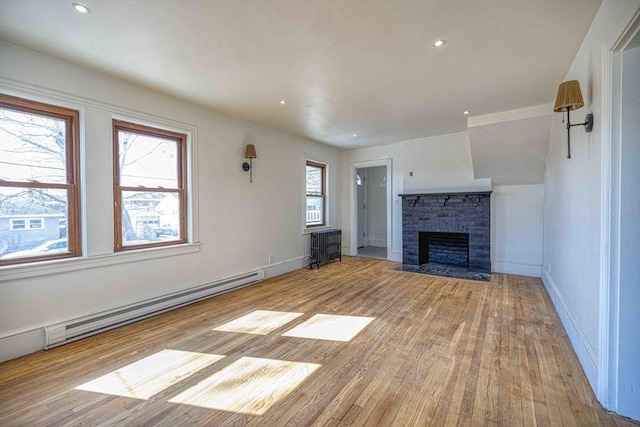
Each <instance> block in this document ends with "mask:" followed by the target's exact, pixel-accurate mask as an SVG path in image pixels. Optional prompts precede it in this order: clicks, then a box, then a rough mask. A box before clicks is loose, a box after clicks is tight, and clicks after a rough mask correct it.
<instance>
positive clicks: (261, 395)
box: [0, 257, 638, 427]
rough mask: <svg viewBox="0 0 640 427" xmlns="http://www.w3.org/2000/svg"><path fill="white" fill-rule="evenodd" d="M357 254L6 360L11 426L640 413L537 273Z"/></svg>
mask: <svg viewBox="0 0 640 427" xmlns="http://www.w3.org/2000/svg"><path fill="white" fill-rule="evenodd" d="M397 266H398V264H396V263H392V262H388V261H381V260H374V259H366V258H351V257H345V258H343V261H342V262H336V263H332V264H329V265H325V266H322V267H321V268H320V269H319V270H307V269H305V270H298V271H294V272H292V273H289V274H286V275H283V276H280V277H277V278H273V279H269V280H266V281H265V282H263V283H261V284H259V285H256V286H252V287H249V288H245V289H242V290H238V291H234V292H231V293H228V294H224V295H221V296H218V297H215V298H212V299H209V300H207V301H203V302H200V303H197V304H193V305H190V306H188V307H185V308H182V309H179V310H175V311H173V312H170V313H166V314H164V315H161V316H158V317H155V318H152V319H147V320H145V321H141V322H138V323H136V324H132V325H128V326H125V327H122V328H119V329H117V330H113V331H109V332H105V333H103V334H100V335H98V336H94V337H91V338H87V339H84V340H81V341H78V342H75V343H71V344H68V345H65V346H62V347H59V348H56V349H53V350H49V351H41V352H38V353H35V354H32V355H29V356H25V357H22V358H19V359H15V360H11V361H8V362H5V363H3V364H0V425H1V426H62V425H86V426H111V425H122V426H147V425H149V426H150V425H153V426H156V425H157V426H172V427H173V426H181V425H212V426H222V425H238V426H239V425H247V426H338V425H354V426H360V425H369V426H391V425H396V426H485V425H486V426H534V425H538V426H580V427H583V426H634V425H635V426H637V425H638V424H634V423H632V422H631V421H629V420H626V419H623V418H621V417H617V416H615V415H612V414H610V413H608V412H606V411H605V410H603V409H602V407H601V406H600V405H599V403H598V402H597V401H596V400H595V397H594V395H593V392H592V391H591V389H590V388H589V386H588V384H587V380H586V378H585V376H584V373H583V372H582V370H581V367H580V365H579V363H578V361H577V359H576V356H575V354H574V353H573V350H572V348H571V346H570V344H569V341H568V339H567V337H566V334H565V331H564V329H563V328H562V325H561V323H560V321H559V319H558V316H557V314H556V313H555V311H554V309H553V306H552V304H551V302H550V300H549V298H548V296H547V294H546V292H545V290H544V287H543V286H542V283H541V282H540V280H538V279H532V278H526V277H519V276H511V275H504V274H494V275H493V276H492V280H491V282H489V283H485V282H475V281H466V280H458V279H449V278H442V277H435V276H428V275H422V274H416V273H410V272H403V271H397V270H395V268H396V267H397Z"/></svg>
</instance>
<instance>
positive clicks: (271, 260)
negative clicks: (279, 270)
mask: <svg viewBox="0 0 640 427" xmlns="http://www.w3.org/2000/svg"><path fill="white" fill-rule="evenodd" d="M272 262H273V254H269V264H271V263H272Z"/></svg>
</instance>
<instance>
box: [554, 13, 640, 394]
mask: <svg viewBox="0 0 640 427" xmlns="http://www.w3.org/2000/svg"><path fill="white" fill-rule="evenodd" d="M639 9H640V2H637V1H634V0H624V1H623V0H615V1H614V0H605V1H604V2H603V3H602V6H601V7H600V10H599V11H598V14H597V15H596V17H595V19H594V21H593V23H592V25H591V28H590V29H589V32H588V33H587V35H586V37H585V39H584V41H583V43H582V46H581V47H580V49H579V51H578V53H577V55H576V57H575V59H574V61H573V64H572V65H571V67H570V69H569V71H568V73H567V75H566V77H565V80H572V79H577V80H579V81H580V85H581V87H582V92H583V97H584V99H585V108H583V109H580V110H578V111H576V112H574V113H573V114H572V118H573V120H575V121H582V119H583V118H584V115H585V114H586V113H588V112H593V114H594V119H595V123H594V128H593V132H592V133H585V132H584V129H583V128H582V127H575V128H573V129H572V130H571V159H567V158H566V157H567V155H566V150H567V131H566V128H565V124H563V123H562V115H561V114H555V115H554V117H553V120H552V128H551V139H550V146H549V152H548V154H547V169H546V174H545V184H544V185H545V204H544V246H543V281H544V283H545V285H546V287H547V290H548V291H549V294H550V296H551V298H552V300H553V302H554V305H555V307H556V309H557V311H558V314H559V315H560V318H561V319H562V322H563V324H564V327H565V329H566V330H567V333H568V335H569V338H570V340H571V342H572V344H573V346H574V348H575V350H576V353H577V355H578V358H579V359H580V362H581V364H582V366H583V368H584V371H585V373H586V374H587V378H588V379H589V381H590V383H591V384H592V386H593V387H594V389H595V390H596V391H597V392H598V390H600V391H602V390H603V388H601V387H598V375H599V373H600V374H601V375H602V371H603V370H606V369H608V368H607V366H605V365H606V363H605V365H603V364H600V363H599V360H601V359H603V358H606V356H607V355H606V354H605V355H600V354H599V351H600V350H599V348H600V344H601V343H600V341H599V340H600V337H603V336H605V335H606V333H605V331H603V330H601V328H603V327H604V326H603V323H602V322H601V321H602V319H601V314H602V313H601V307H602V306H601V302H602V301H603V295H604V294H603V292H602V289H601V273H602V271H601V257H602V256H603V254H602V253H601V239H603V236H602V235H601V231H600V230H601V221H602V210H601V206H605V204H606V202H607V201H606V199H604V198H603V197H606V196H605V195H606V192H603V167H604V165H603V143H604V141H606V140H607V139H606V135H605V132H606V131H607V129H608V126H609V125H610V122H609V119H608V118H607V117H606V116H605V114H604V111H603V106H604V105H605V102H606V99H605V98H604V97H603V86H604V85H605V84H607V83H606V82H607V79H606V76H603V70H605V71H606V69H607V65H606V64H604V63H603V54H606V52H607V51H606V49H608V48H611V47H613V44H614V43H615V41H616V39H617V38H618V37H619V36H620V35H621V33H622V31H623V30H624V29H625V27H626V26H627V25H628V23H629V22H630V20H631V19H632V17H633V16H634V15H636V14H637V12H638V10H639ZM558 83H560V82H558ZM605 89H606V88H605ZM635 328H636V329H637V325H636V326H635ZM636 337H637V335H636ZM601 356H602V357H601ZM636 369H637V365H636ZM599 371H600V372H599ZM601 378H603V377H602V376H601ZM599 397H600V398H602V397H603V396H602V395H600V396H599ZM603 403H605V406H606V405H607V402H603Z"/></svg>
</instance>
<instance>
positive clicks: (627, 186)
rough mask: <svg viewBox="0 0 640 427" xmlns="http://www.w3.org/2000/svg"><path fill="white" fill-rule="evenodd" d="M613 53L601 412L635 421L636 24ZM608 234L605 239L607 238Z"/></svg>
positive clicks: (639, 345) (638, 257)
mask: <svg viewBox="0 0 640 427" xmlns="http://www.w3.org/2000/svg"><path fill="white" fill-rule="evenodd" d="M630 27H631V30H630V31H629V32H628V33H627V34H626V35H625V36H623V37H622V41H621V43H619V46H618V47H617V48H616V49H614V51H613V52H612V68H611V70H612V73H611V75H612V79H611V105H612V109H611V113H612V114H611V118H612V120H611V148H610V157H609V159H610V163H609V165H610V171H609V172H610V183H609V186H608V188H609V192H610V202H609V203H610V218H609V228H608V230H607V229H605V237H606V236H607V234H608V237H609V252H608V255H609V264H608V266H609V282H608V283H609V287H608V294H607V295H606V297H608V317H607V318H605V319H603V320H604V321H608V330H607V331H606V333H607V334H608V340H607V341H605V342H606V348H603V349H601V352H602V354H603V355H605V356H606V357H607V359H608V360H607V362H608V363H606V364H605V366H603V369H607V372H606V378H607V381H606V385H604V386H603V388H604V389H605V390H607V391H606V392H605V394H604V396H602V397H604V400H605V406H606V407H607V408H609V409H611V410H613V411H615V412H617V413H619V414H621V415H624V416H627V417H630V418H633V419H640V405H639V404H638V402H640V371H639V370H638V361H639V360H640V339H639V338H638V332H637V330H638V329H637V326H638V325H640V286H638V284H639V283H640V221H638V218H640V191H638V188H639V187H640V168H639V167H638V165H640V121H639V120H638V117H640V79H639V78H638V76H640V20H639V19H637V18H636V21H635V22H634V23H633V24H632V25H631V26H630ZM607 231H608V233H607Z"/></svg>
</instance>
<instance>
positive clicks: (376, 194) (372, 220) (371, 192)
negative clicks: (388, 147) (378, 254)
mask: <svg viewBox="0 0 640 427" xmlns="http://www.w3.org/2000/svg"><path fill="white" fill-rule="evenodd" d="M366 171H367V180H366V184H367V202H366V203H367V209H366V212H367V231H366V236H367V246H380V247H386V246H387V200H386V199H387V183H386V177H387V169H386V168H385V167H384V166H378V167H374V168H368V169H366Z"/></svg>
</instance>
